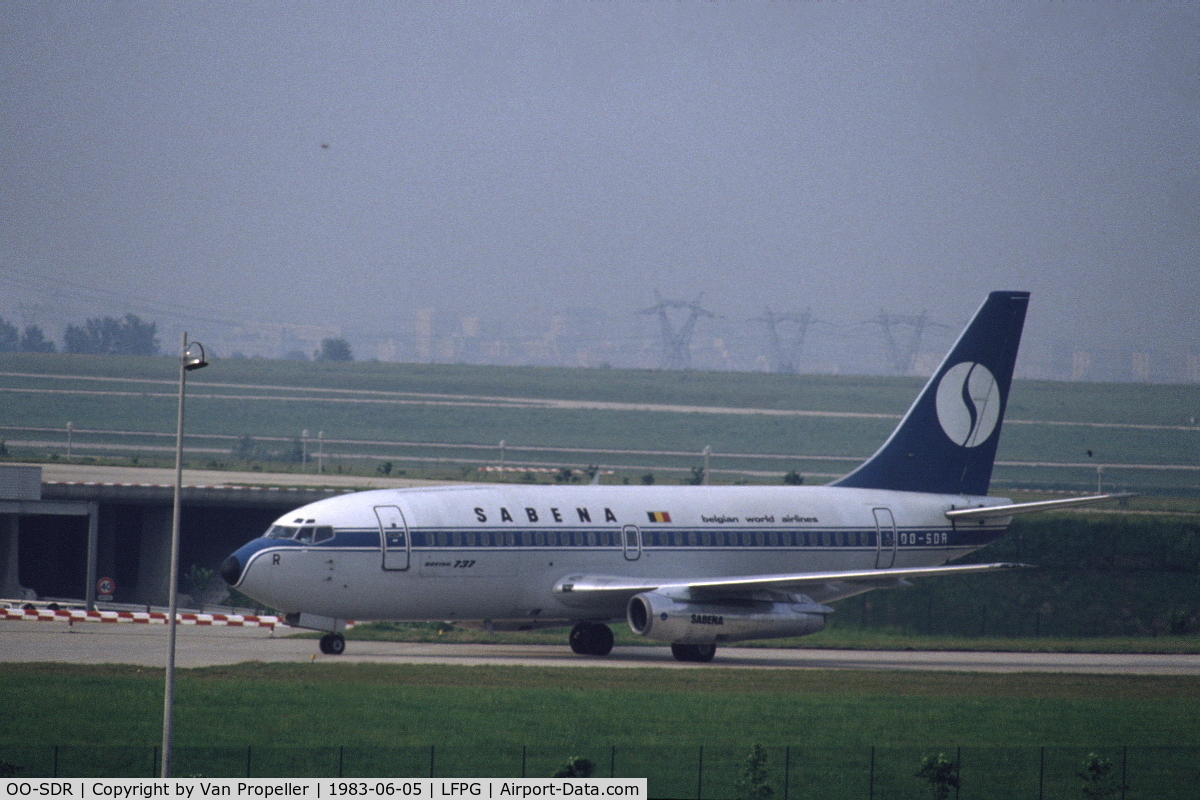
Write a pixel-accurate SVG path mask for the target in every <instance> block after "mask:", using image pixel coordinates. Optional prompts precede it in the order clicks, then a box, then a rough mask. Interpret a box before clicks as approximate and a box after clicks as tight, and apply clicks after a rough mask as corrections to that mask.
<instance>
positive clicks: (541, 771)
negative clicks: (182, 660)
mask: <svg viewBox="0 0 1200 800" xmlns="http://www.w3.org/2000/svg"><path fill="white" fill-rule="evenodd" d="M1197 688H1198V686H1197V681H1196V680H1195V679H1193V678H1182V677H1179V678H1177V677H1148V676H1132V677H1122V676H1073V675H1033V674H1027V675H1021V674H1017V675H991V674H988V675H983V674H934V673H911V672H906V673H899V672H863V671H844V672H835V671H820V670H813V671H797V670H737V669H721V668H713V669H703V670H674V669H653V668H651V669H627V670H617V669H589V668H572V669H549V668H520V667H447V666H390V665H371V664H360V665H325V664H313V665H281V664H272V665H265V664H244V665H239V666H233V667H219V668H207V669H197V670H183V671H180V673H179V675H178V679H177V687H176V715H175V720H176V721H175V726H176V727H175V742H176V747H177V748H178V749H179V751H180V753H181V757H182V758H184V759H185V760H187V763H188V764H190V766H188V767H186V768H185V770H194V771H184V770H181V771H178V772H177V774H181V775H182V774H203V775H206V776H210V777H216V776H220V775H230V776H236V775H238V774H245V770H246V769H247V768H248V767H249V768H250V771H251V772H253V773H254V774H258V775H262V774H266V775H271V774H279V775H289V774H290V775H314V774H315V775H322V774H324V775H329V774H336V773H335V770H336V769H337V768H338V766H340V767H341V768H342V769H343V770H344V771H345V774H348V775H350V774H365V775H378V774H393V775H396V776H403V775H405V774H411V775H425V774H429V773H430V767H431V766H432V772H433V773H434V774H436V775H439V776H453V775H467V776H472V775H473V776H477V777H491V776H501V775H515V774H517V770H518V768H519V765H521V764H522V763H523V766H524V769H525V771H526V773H527V774H529V775H531V776H533V775H548V774H549V773H550V772H551V771H552V770H553V769H554V768H555V767H557V766H559V765H560V764H561V763H562V762H563V761H565V759H566V758H567V757H568V756H571V755H576V754H579V755H584V756H586V757H588V758H590V759H592V760H593V761H595V762H596V763H597V764H599V765H602V766H603V767H605V768H607V767H608V766H609V765H610V759H611V760H612V762H615V763H613V764H612V766H613V769H614V772H615V774H617V775H628V776H635V777H636V776H650V777H651V793H652V795H657V796H682V795H685V794H686V795H689V796H695V794H694V792H695V787H696V786H697V758H698V757H699V758H704V756H703V755H702V754H701V751H700V748H704V752H705V753H707V754H708V755H707V758H706V759H705V761H706V763H707V764H708V767H707V772H708V780H707V781H706V783H705V785H706V786H707V790H706V791H704V792H703V794H704V796H707V797H727V796H731V794H730V792H731V790H732V784H733V781H734V779H735V776H736V767H737V765H738V764H739V763H740V762H741V760H743V759H744V757H745V755H746V752H747V751H748V749H749V746H750V744H751V743H760V744H762V745H764V746H765V747H767V748H768V752H769V753H770V754H771V758H773V759H775V764H776V765H778V764H779V763H780V761H781V760H782V759H783V757H784V748H788V752H789V753H790V752H791V751H793V750H794V751H795V752H796V753H807V755H806V756H804V757H803V758H802V759H801V760H800V761H798V762H797V763H796V764H795V765H794V766H792V767H791V769H792V770H795V772H793V773H792V775H791V777H790V778H789V780H796V779H798V776H800V775H803V774H807V775H808V777H807V778H806V779H805V782H804V789H805V790H806V791H809V792H810V793H809V794H805V793H803V792H798V788H799V787H797V786H796V785H795V784H792V785H791V786H792V788H791V791H792V796H794V797H796V796H814V797H816V796H825V797H838V796H847V797H849V796H865V795H862V794H858V793H857V789H858V788H862V789H865V788H866V780H867V775H866V773H865V766H866V758H867V756H868V753H870V755H871V757H872V758H875V757H878V759H879V769H880V774H879V777H878V786H879V788H880V790H881V791H882V790H884V789H886V787H887V786H888V785H892V786H893V791H894V792H895V793H894V794H889V793H888V792H887V791H884V793H883V794H877V795H875V796H877V797H887V796H894V797H899V796H915V791H916V790H919V789H920V785H919V784H914V783H912V773H913V772H915V770H916V767H917V765H918V763H919V760H920V758H921V757H922V755H923V754H928V753H932V752H939V751H940V752H949V753H951V754H954V753H958V754H959V756H960V757H961V758H963V759H964V761H965V762H966V763H972V762H973V764H974V766H975V768H976V770H977V772H976V773H975V775H976V783H975V789H976V793H974V794H970V795H964V796H969V797H983V796H987V797H991V796H997V797H999V796H1001V795H1000V794H999V793H998V792H1000V791H1001V789H1003V788H1004V787H1003V786H1001V785H992V786H990V788H989V789H988V791H982V789H983V786H984V785H985V784H986V785H990V784H994V783H996V782H998V781H1002V780H1008V781H1012V780H1017V779H1019V780H1020V781H1029V780H1034V781H1035V782H1036V779H1037V772H1036V765H1037V763H1038V762H1037V759H1038V754H1039V749H1040V748H1043V747H1044V748H1048V749H1049V751H1050V752H1051V754H1052V757H1053V758H1057V759H1059V760H1062V761H1063V764H1064V765H1069V767H1070V768H1069V769H1065V771H1064V773H1063V776H1061V777H1059V778H1056V779H1055V780H1058V781H1059V782H1060V783H1062V784H1063V785H1069V784H1070V783H1071V781H1072V780H1073V776H1072V774H1071V772H1070V769H1073V768H1074V767H1075V766H1077V764H1078V762H1079V761H1080V759H1082V758H1083V757H1084V756H1085V755H1086V753H1087V752H1089V751H1099V752H1104V753H1110V754H1111V753H1118V752H1120V748H1123V747H1127V748H1131V749H1132V751H1133V752H1134V753H1135V756H1136V757H1137V758H1139V759H1142V760H1146V759H1149V760H1151V761H1153V762H1154V764H1155V765H1156V767H1155V769H1156V770H1157V772H1155V773H1154V774H1155V775H1156V777H1155V781H1158V783H1154V785H1159V786H1162V785H1171V784H1172V782H1173V783H1174V784H1176V785H1178V784H1180V781H1182V780H1185V779H1187V778H1188V776H1187V775H1186V774H1184V772H1182V771H1181V770H1183V769H1184V767H1183V766H1179V765H1177V764H1176V761H1177V760H1178V759H1179V758H1180V753H1190V754H1191V757H1192V761H1191V762H1190V763H1191V768H1192V769H1193V771H1194V768H1195V763H1194V755H1195V754H1196V753H1197V752H1200V750H1196V749H1194V748H1198V747H1200V728H1197V726H1196V725H1195V724H1194V723H1195V719H1196V718H1197V715H1198V714H1200V693H1198V692H1197V691H1196V690H1197ZM161 692H162V672H161V670H150V669H139V668H136V667H115V666H108V667H103V666H99V667H83V666H68V665H45V664H42V665H10V666H9V667H8V668H7V669H6V680H5V681H4V683H3V686H2V688H0V703H2V704H3V706H2V707H3V708H4V709H5V711H6V717H7V718H8V719H9V720H11V721H19V723H18V724H6V725H5V726H3V727H2V728H0V759H3V760H5V761H7V762H8V763H12V764H19V762H21V760H22V759H24V761H25V762H29V766H30V768H31V769H34V768H37V769H40V768H43V767H44V766H45V764H44V759H45V753H47V752H49V750H48V748H47V745H57V746H58V747H59V750H58V751H55V757H56V758H59V759H60V761H59V763H58V767H59V774H60V775H67V774H70V771H71V766H70V764H80V762H81V761H82V760H84V759H86V758H87V753H88V752H89V750H90V751H91V752H92V753H93V755H94V756H95V754H101V755H103V754H107V756H104V757H106V758H107V759H108V762H107V764H108V766H107V767H106V766H105V765H104V764H101V765H96V764H93V765H92V766H91V769H92V770H96V769H105V768H108V769H112V770H115V771H118V772H120V771H122V770H124V771H125V772H121V774H126V772H128V773H129V774H147V769H148V766H147V765H148V763H149V762H150V760H151V754H150V753H149V752H148V751H147V748H150V747H153V746H154V745H155V744H156V743H157V742H158V740H159V735H160V731H161V729H160V723H161V715H160V712H161V697H162V695H161ZM39 748H40V749H39ZM139 748H140V749H139ZM871 748H877V752H874V751H872V750H871ZM959 748H961V749H962V750H959ZM1155 748H1159V749H1162V748H1167V749H1170V750H1169V751H1168V750H1162V753H1166V755H1162V754H1160V755H1158V756H1154V755H1153V753H1156V752H1158V750H1155ZM1171 748H1173V749H1171ZM1181 748H1183V749H1182V750H1181ZM962 752H966V753H968V755H966V756H963V755H962ZM1148 753H1149V754H1151V755H1147V754H1148ZM347 754H348V757H349V759H350V761H349V762H346V759H347ZM431 757H432V759H433V764H432V765H431ZM1042 757H1043V758H1044V757H1045V756H1044V753H1043V754H1042ZM248 759H251V760H253V763H252V764H248V763H247V760H248ZM339 759H340V760H341V761H342V763H341V764H340V765H339V764H338V761H339ZM1030 759H1033V760H1032V762H1031V761H1030ZM1164 759H1167V760H1169V761H1170V766H1169V768H1168V769H1166V770H1165V772H1166V773H1167V775H1166V776H1165V777H1164V776H1163V775H1162V774H1160V773H1162V772H1163V771H1164V769H1163V761H1164ZM889 760H890V762H894V763H893V764H892V766H891V767H888V769H887V770H885V769H884V767H885V765H886V764H887V763H889ZM1014 760H1015V761H1017V762H1020V764H1019V765H1014V763H1013V762H1014ZM34 762H36V766H35V765H34ZM984 763H987V764H990V765H991V766H989V767H988V768H987V769H988V771H987V772H986V775H987V776H988V777H986V778H985V777H984V773H982V772H979V771H978V770H981V769H982V767H981V765H982V764H984ZM1030 764H1033V765H1034V766H1033V767H1031V766H1030ZM19 765H22V766H24V764H19ZM79 768H82V765H81V764H80V767H79ZM379 769H383V772H379V771H376V770H379ZM805 769H807V773H805V772H804V770H805ZM964 769H965V766H964ZM1030 769H1033V772H1032V773H1030ZM1142 769H1143V771H1145V770H1146V769H1148V768H1146V767H1143V768H1142ZM138 770H141V771H140V772H139V771H138ZM397 770H408V772H407V773H406V772H401V771H397ZM80 774H106V773H88V772H85V773H80ZM598 774H604V775H607V774H608V771H607V769H602V770H601V771H599V772H598ZM1056 774H1057V773H1056ZM887 776H890V777H887ZM1001 776H1007V777H1003V778H1002V777H1001ZM885 778H887V780H885ZM781 779H782V776H781V775H779V774H778V772H777V773H776V781H779V780H781ZM860 779H861V780H860ZM1164 780H1166V781H1167V783H1165V784H1164V783H1162V781H1164ZM888 781H891V784H889V783H888ZM1150 783H1151V782H1148V781H1146V780H1143V781H1142V785H1143V786H1146V785H1150ZM1183 785H1186V783H1184V784H1183ZM822 786H824V787H826V788H825V789H821V787H822ZM906 786H907V787H909V789H908V791H909V792H912V793H909V794H904V791H903V787H906ZM838 787H841V788H838ZM1009 788H1011V786H1010V787H1009ZM819 791H826V792H828V793H827V794H820V793H818V792H819ZM1047 796H1065V795H1062V794H1050V795H1047ZM1137 796H1148V795H1144V794H1137V793H1135V794H1131V795H1130V797H1137ZM1159 796H1163V797H1169V796H1172V795H1171V794H1169V793H1168V794H1161V795H1159ZM1177 796H1181V797H1182V796H1187V795H1185V794H1179V795H1177Z"/></svg>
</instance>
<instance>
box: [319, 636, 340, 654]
mask: <svg viewBox="0 0 1200 800" xmlns="http://www.w3.org/2000/svg"><path fill="white" fill-rule="evenodd" d="M321 652H322V653H324V654H325V655H327V656H340V655H341V654H342V653H344V652H346V637H345V636H342V635H341V634H340V633H327V634H325V635H324V636H322V637H321Z"/></svg>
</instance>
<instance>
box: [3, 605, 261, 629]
mask: <svg viewBox="0 0 1200 800" xmlns="http://www.w3.org/2000/svg"><path fill="white" fill-rule="evenodd" d="M0 619H19V620H30V621H41V622H69V623H74V622H136V623H142V624H150V623H155V624H160V625H166V624H167V620H168V616H167V615H166V614H164V613H162V612H160V611H85V610H83V609H49V608H28V609H26V608H0ZM175 621H176V623H177V624H179V625H227V626H230V627H239V628H270V629H271V630H275V626H276V625H280V624H282V623H281V622H280V619H279V617H275V616H254V615H251V614H190V613H188V614H176V615H175Z"/></svg>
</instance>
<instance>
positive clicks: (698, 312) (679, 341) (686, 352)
mask: <svg viewBox="0 0 1200 800" xmlns="http://www.w3.org/2000/svg"><path fill="white" fill-rule="evenodd" d="M654 296H655V298H657V299H658V303H657V304H655V305H653V306H651V307H650V308H647V309H643V310H642V311H640V312H638V313H640V314H656V315H657V316H658V324H659V328H660V330H661V331H662V337H663V358H662V368H663V369H687V368H688V367H690V366H691V364H692V350H691V347H692V334H694V333H695V332H696V320H697V319H699V318H700V317H718V316H719V315H718V314H714V313H713V312H711V311H706V310H705V309H703V308H701V307H700V298H702V297H704V293H703V292H701V293H700V294H698V295H696V299H695V300H693V301H691V302H690V303H689V302H688V301H686V300H664V299H663V296H662V295H661V294H659V293H658V290H657V289H655V290H654ZM668 309H686V311H687V317H686V318H685V319H684V320H683V322H682V323H680V325H679V327H678V329H676V327H675V325H674V324H672V322H671V316H670V315H669V314H668V313H667V310H668Z"/></svg>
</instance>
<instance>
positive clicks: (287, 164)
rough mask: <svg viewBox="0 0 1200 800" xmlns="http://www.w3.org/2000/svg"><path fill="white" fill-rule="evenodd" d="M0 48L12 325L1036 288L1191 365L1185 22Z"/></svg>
mask: <svg viewBox="0 0 1200 800" xmlns="http://www.w3.org/2000/svg"><path fill="white" fill-rule="evenodd" d="M0 59H2V65H0V69H2V70H3V78H2V80H0V136H2V139H3V145H2V146H3V156H2V157H0V192H2V194H0V315H2V316H5V317H6V318H9V319H13V320H14V321H18V322H19V321H20V313H21V309H20V308H19V304H23V307H24V313H25V314H26V315H27V316H30V315H32V318H36V319H37V320H38V321H44V322H47V323H53V322H55V321H59V322H61V320H64V319H65V320H72V319H79V318H82V317H83V316H85V315H92V314H98V313H106V314H119V313H123V312H125V311H127V310H132V311H135V312H136V313H140V314H142V315H143V316H144V317H147V318H150V319H159V320H162V321H163V324H162V327H163V329H164V332H166V330H173V328H174V326H176V325H177V324H178V325H188V326H189V327H190V328H191V329H192V330H193V331H196V332H203V331H204V330H205V329H206V328H215V327H219V326H221V325H223V324H227V323H229V322H236V321H241V320H247V321H262V320H283V319H287V320H292V321H308V322H313V323H317V324H324V325H334V326H345V327H346V328H347V329H348V330H359V331H373V332H387V331H404V332H407V331H410V330H411V329H412V322H411V319H412V316H413V314H414V313H415V312H416V311H417V310H419V309H423V308H433V309H437V310H438V311H439V313H444V314H454V315H464V316H476V317H479V318H481V320H483V321H484V322H485V324H491V322H492V321H494V322H497V323H503V324H509V325H515V324H522V323H523V324H528V325H535V324H536V325H539V326H541V327H545V324H546V323H545V320H548V319H549V317H550V315H551V314H553V313H555V312H558V311H562V310H564V309H569V308H575V309H578V308H594V309H599V310H601V311H603V312H604V313H608V314H613V315H614V319H616V320H617V324H621V320H623V319H626V318H632V316H633V315H632V312H633V311H636V310H637V309H640V308H644V307H646V306H649V305H652V304H653V302H654V291H655V290H656V289H658V290H660V291H662V292H663V294H664V296H668V297H689V298H690V297H694V296H696V295H698V294H699V293H700V292H705V296H704V301H703V303H704V305H705V306H706V307H708V308H711V309H712V310H714V311H719V312H721V313H722V314H725V315H726V316H727V318H730V319H734V318H737V319H749V318H752V317H754V316H756V315H761V314H762V311H763V308H764V307H767V306H769V307H771V308H772V309H774V310H777V311H797V310H801V309H804V308H810V307H811V308H812V309H813V312H814V314H815V315H817V316H819V317H821V318H822V319H825V320H830V321H834V322H860V321H862V320H864V319H867V318H869V317H871V316H873V315H876V314H878V312H879V309H880V308H887V309H889V310H892V311H895V312H897V313H916V312H919V311H921V310H926V309H927V310H929V312H930V315H931V318H935V319H939V320H941V321H943V322H945V323H947V324H954V325H958V324H960V323H961V322H963V321H965V320H966V318H967V317H968V315H969V314H970V312H971V311H973V310H974V308H975V307H976V306H977V305H978V303H979V302H980V301H981V300H982V298H983V295H984V294H985V293H986V292H987V291H989V290H991V289H1029V290H1031V291H1032V292H1033V293H1034V298H1033V305H1032V306H1031V311H1030V318H1029V325H1028V327H1027V340H1026V341H1027V344H1029V343H1032V344H1033V345H1034V346H1035V347H1036V346H1039V345H1040V346H1043V347H1044V346H1048V344H1049V343H1062V344H1064V345H1066V346H1083V345H1087V344H1089V343H1092V344H1095V343H1104V344H1105V345H1108V346H1116V345H1118V344H1120V345H1122V346H1128V348H1129V349H1130V350H1132V351H1143V352H1152V353H1164V354H1169V355H1170V357H1172V358H1176V359H1179V360H1180V361H1182V360H1183V359H1184V357H1185V356H1186V355H1187V354H1189V353H1190V354H1192V355H1193V356H1194V355H1196V354H1200V321H1198V318H1200V313H1198V309H1200V259H1198V258H1197V256H1198V255H1200V165H1198V156H1200V135H1198V134H1200V5H1197V4H1195V3H1180V2H1172V3H1080V4H1058V3H1056V4H1053V5H1049V4H1042V3H1019V4H991V3H989V4H982V3H967V4H900V3H888V4H857V3H846V4H831V3H769V4H767V3H750V2H745V3H735V4H716V3H677V2H671V3H665V2H664V3H640V2H639V3H577V2H567V3H552V4H544V3H538V2H521V3H469V2H468V3H442V2H430V3H380V4H371V3H359V2H355V3H338V2H320V3H315V2H314V3H287V4H277V3H226V2H203V3H179V2H153V3H143V2H124V1H122V2H100V1H99V0H96V1H91V0H89V1H88V2H61V1H59V0H55V2H45V3H30V2H5V3H4V4H3V10H2V13H0ZM175 314H178V315H180V316H173V315H175ZM623 315H628V317H626V316H623ZM651 322H652V321H651V320H649V318H641V319H640V321H639V322H638V323H637V324H643V325H644V324H648V323H651ZM631 324H632V323H631Z"/></svg>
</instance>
